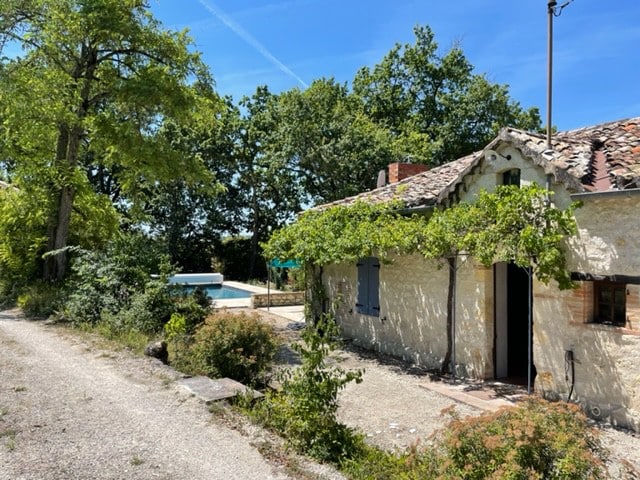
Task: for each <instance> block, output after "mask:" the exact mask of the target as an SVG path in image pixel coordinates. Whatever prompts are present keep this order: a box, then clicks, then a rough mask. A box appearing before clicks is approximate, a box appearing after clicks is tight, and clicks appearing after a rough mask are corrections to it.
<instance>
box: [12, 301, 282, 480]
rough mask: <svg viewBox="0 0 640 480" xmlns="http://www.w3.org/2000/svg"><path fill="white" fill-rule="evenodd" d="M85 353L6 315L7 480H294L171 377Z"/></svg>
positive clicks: (156, 367)
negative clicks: (213, 417)
mask: <svg viewBox="0 0 640 480" xmlns="http://www.w3.org/2000/svg"><path fill="white" fill-rule="evenodd" d="M86 345H87V344H84V343H82V342H80V341H78V340H77V339H75V340H74V338H73V337H63V336H61V334H60V330H59V329H57V328H55V327H45V326H44V325H42V324H41V323H37V322H31V321H24V320H21V319H19V318H16V312H0V352H2V354H1V355H0V479H2V480H5V479H6V480H9V479H11V480H18V479H24V480H26V479H45V478H46V479H52V480H54V479H65V480H70V479H145V480H147V479H156V478H157V479H190V480H195V479H253V478H260V479H270V478H273V479H283V478H287V476H286V475H284V473H282V472H278V471H277V469H276V468H275V467H273V466H271V465H269V464H268V463H267V462H266V461H265V460H264V458H263V457H261V455H260V454H259V453H258V451H257V450H256V449H255V448H254V447H252V446H251V445H250V444H249V440H248V439H247V438H246V437H243V436H242V435H241V434H240V433H238V432H236V431H234V430H230V429H228V428H225V427H223V426H219V425H215V424H213V423H212V421H211V415H210V414H209V413H208V411H207V408H206V407H205V406H204V405H202V404H201V403H199V402H198V401H196V400H195V399H193V398H190V397H188V396H187V395H186V393H181V392H180V391H179V390H178V389H177V388H176V387H175V384H174V383H173V382H172V380H173V379H174V378H175V376H176V374H175V373H174V372H173V371H172V370H171V369H169V368H167V367H164V366H163V365H160V364H159V362H157V361H155V360H150V359H133V358H128V357H127V356H126V355H121V356H118V354H113V355H109V354H105V353H100V352H96V351H92V350H91V349H88V348H87V346H86ZM120 357H122V358H120Z"/></svg>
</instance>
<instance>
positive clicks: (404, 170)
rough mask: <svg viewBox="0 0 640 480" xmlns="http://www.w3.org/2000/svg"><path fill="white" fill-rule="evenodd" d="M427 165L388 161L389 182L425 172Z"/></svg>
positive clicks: (395, 181)
mask: <svg viewBox="0 0 640 480" xmlns="http://www.w3.org/2000/svg"><path fill="white" fill-rule="evenodd" d="M427 170H429V167H427V166H426V165H422V164H421V163H401V162H396V163H390V164H389V183H397V182H399V181H400V180H404V179H405V178H407V177H411V176H413V175H417V174H418V173H422V172H426V171H427Z"/></svg>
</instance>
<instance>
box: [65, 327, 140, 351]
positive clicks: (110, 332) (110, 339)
mask: <svg viewBox="0 0 640 480" xmlns="http://www.w3.org/2000/svg"><path fill="white" fill-rule="evenodd" d="M75 328H76V330H77V331H80V332H82V333H86V334H89V335H98V336H99V337H100V338H101V339H102V340H103V342H102V343H99V344H98V346H99V347H102V348H105V349H109V350H121V349H123V348H126V349H128V350H130V351H132V352H133V353H135V354H137V355H143V354H144V349H145V347H146V346H147V344H148V343H149V342H150V341H151V340H152V336H151V335H148V334H146V333H143V332H139V331H137V330H120V329H114V328H113V327H112V326H111V325H109V324H107V323H98V324H96V325H92V324H90V323H81V324H78V325H76V326H75ZM93 340H95V338H94V339H93ZM109 355H110V354H108V353H103V354H102V356H105V357H108V356H109Z"/></svg>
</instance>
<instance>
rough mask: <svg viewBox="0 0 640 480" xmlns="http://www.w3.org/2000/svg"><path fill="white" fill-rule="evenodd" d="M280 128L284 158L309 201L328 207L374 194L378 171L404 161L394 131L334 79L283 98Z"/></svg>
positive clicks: (278, 148) (277, 136)
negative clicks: (359, 195)
mask: <svg viewBox="0 0 640 480" xmlns="http://www.w3.org/2000/svg"><path fill="white" fill-rule="evenodd" d="M275 108H276V109H277V110H278V113H279V117H278V119H279V123H278V124H277V125H276V127H277V130H275V131H274V132H273V134H272V135H271V136H270V139H271V142H272V144H273V146H274V148H275V152H277V156H278V158H282V160H283V161H285V162H286V167H287V168H288V169H290V170H291V171H293V172H296V173H297V177H298V178H297V179H296V182H295V183H294V184H293V185H294V186H296V187H297V188H298V189H299V190H300V193H299V194H298V195H301V196H302V199H303V200H304V201H305V203H325V202H330V201H333V200H338V199H341V198H344V197H347V196H350V195H355V194H357V193H359V192H362V191H365V190H369V189H370V188H372V187H373V186H375V184H376V177H377V175H378V172H379V171H380V170H382V169H384V168H386V166H387V165H388V164H389V163H392V162H394V161H397V160H400V159H401V158H400V157H398V156H397V155H396V152H395V150H394V148H393V139H392V136H391V134H390V132H389V131H388V130H387V129H386V128H384V127H382V126H379V125H377V124H376V123H375V122H374V121H373V120H372V119H371V118H369V116H367V115H366V113H365V112H364V110H363V104H362V101H361V99H360V98H359V97H358V96H357V95H354V94H352V93H350V92H349V91H348V89H347V87H346V85H341V84H339V83H337V82H336V81H335V80H334V79H324V78H323V79H318V80H315V81H313V82H312V83H311V85H310V86H309V87H308V88H307V89H306V90H304V91H300V90H298V89H293V90H290V91H288V92H285V93H283V94H281V95H280V98H279V101H278V103H277V104H276V106H275Z"/></svg>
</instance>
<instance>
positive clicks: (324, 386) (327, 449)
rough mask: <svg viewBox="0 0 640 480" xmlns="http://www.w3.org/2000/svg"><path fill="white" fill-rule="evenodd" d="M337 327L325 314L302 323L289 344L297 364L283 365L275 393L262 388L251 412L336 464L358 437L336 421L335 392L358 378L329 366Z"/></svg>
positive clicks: (351, 452)
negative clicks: (296, 340)
mask: <svg viewBox="0 0 640 480" xmlns="http://www.w3.org/2000/svg"><path fill="white" fill-rule="evenodd" d="M338 334H339V329H338V327H337V325H336V324H335V322H334V321H333V320H332V319H331V318H329V317H328V316H324V317H323V318H321V319H320V320H319V321H318V322H317V323H316V324H315V325H307V327H306V328H305V329H304V331H303V333H302V339H303V341H304V343H303V344H294V345H293V348H294V350H295V351H296V352H297V353H298V354H299V355H300V357H301V360H302V364H301V365H300V367H299V368H296V369H289V370H285V371H284V372H283V373H282V375H281V377H280V380H281V383H282V388H281V391H280V392H267V394H266V398H265V399H264V402H263V403H261V404H260V405H258V406H257V407H256V411H255V412H254V414H255V415H256V416H257V417H258V418H260V419H261V420H262V421H263V422H265V423H266V424H267V425H268V426H270V427H273V428H275V429H276V430H277V431H278V432H279V433H280V434H281V435H282V436H283V437H284V438H285V439H286V440H287V443H288V444H289V445H290V446H292V447H293V448H295V449H296V450H297V451H299V452H302V453H305V454H308V455H311V456H312V457H314V458H317V459H319V460H322V461H329V462H332V463H337V464H340V463H341V462H344V461H345V460H346V459H349V458H352V457H354V456H357V455H358V454H359V452H360V451H361V449H362V448H363V440H362V437H361V436H360V435H358V434H356V433H355V432H353V431H352V430H351V429H350V428H349V427H347V426H346V425H344V424H342V423H340V422H338V420H337V419H336V411H337V409H338V392H339V391H340V390H341V389H343V388H344V387H345V386H346V385H347V384H348V383H349V382H352V381H355V382H356V383H360V382H361V381H362V373H363V372H362V371H360V370H356V371H345V370H344V369H342V368H340V367H337V366H330V365H329V364H328V362H327V357H328V355H329V354H330V353H331V352H332V351H333V350H334V349H335V348H336V347H337V345H338V340H337V338H338Z"/></svg>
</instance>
